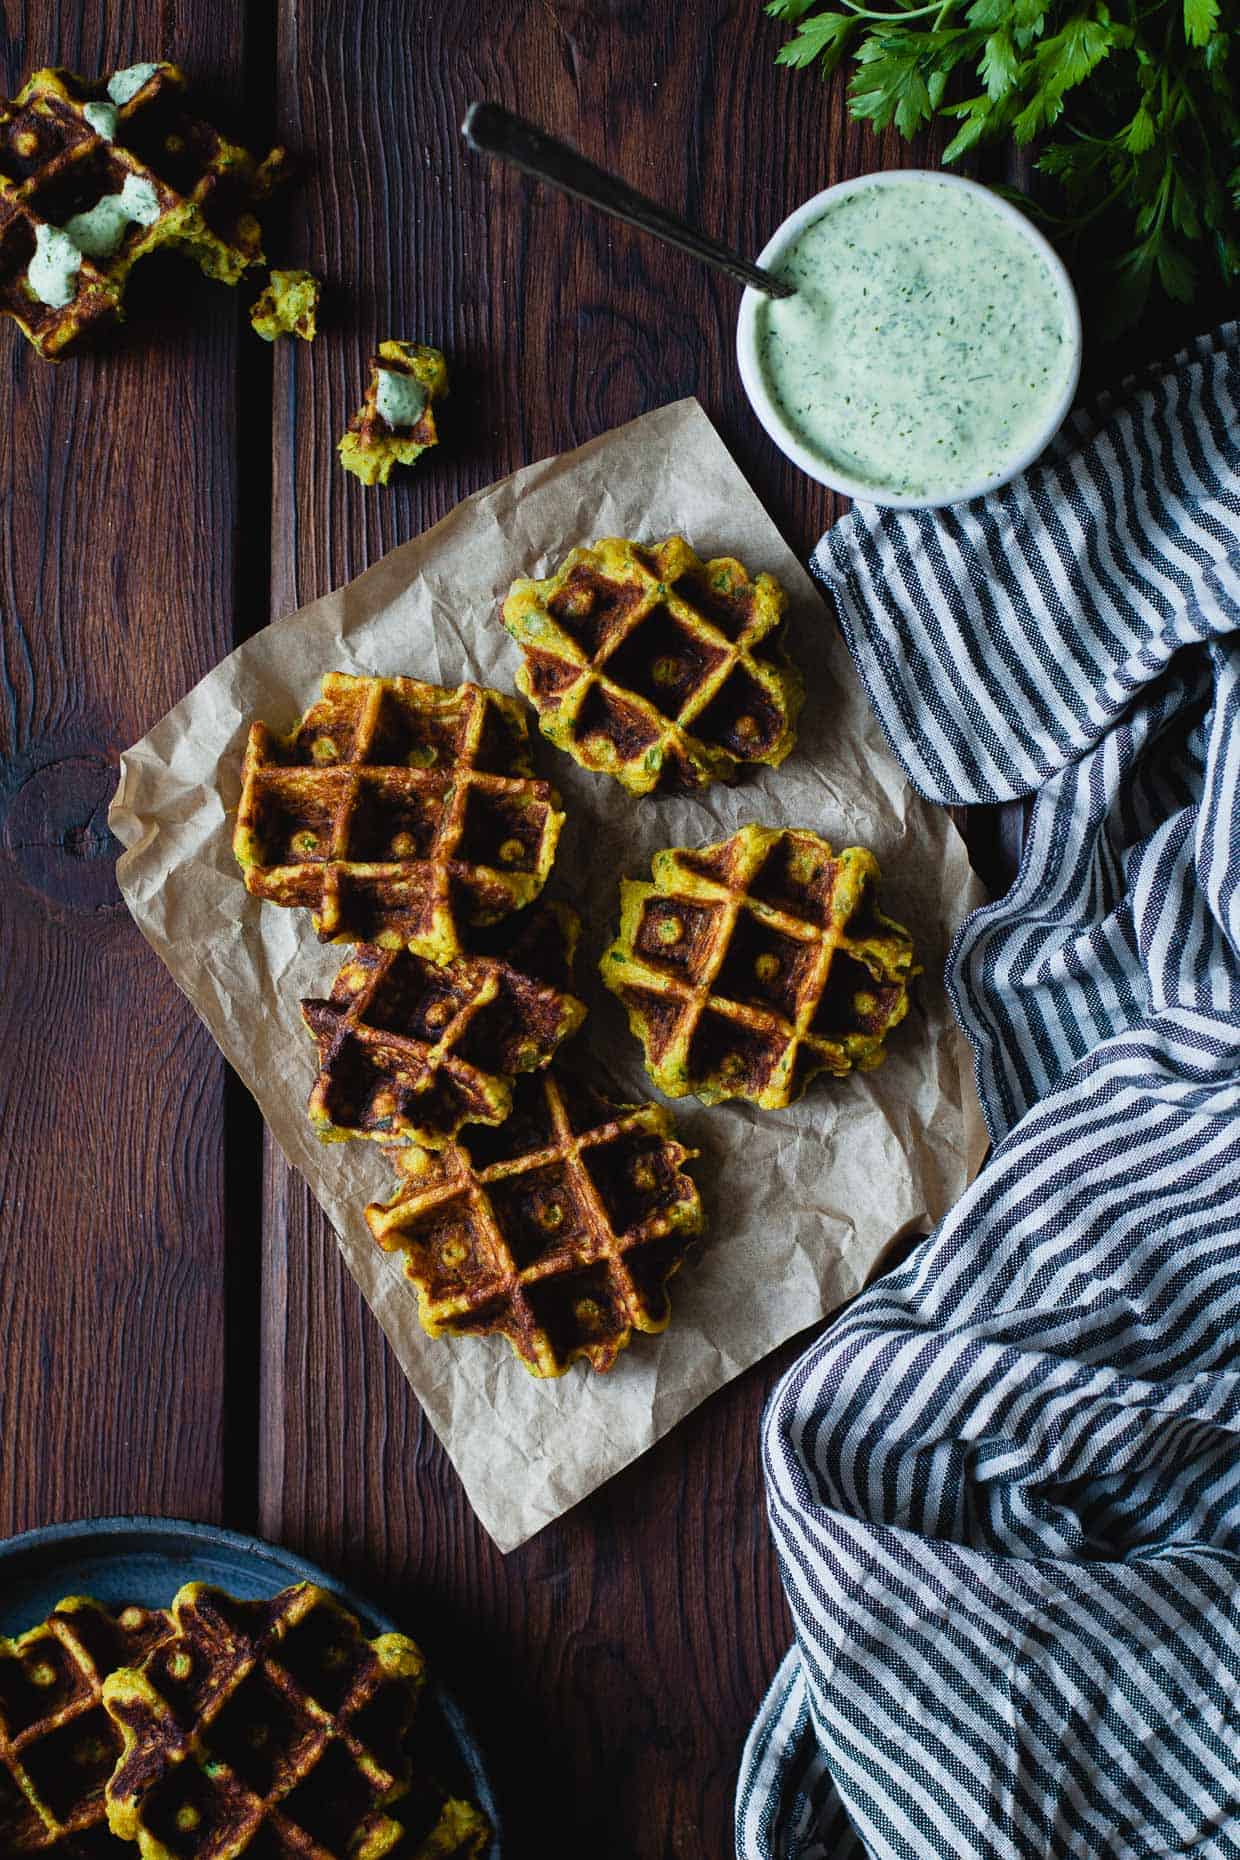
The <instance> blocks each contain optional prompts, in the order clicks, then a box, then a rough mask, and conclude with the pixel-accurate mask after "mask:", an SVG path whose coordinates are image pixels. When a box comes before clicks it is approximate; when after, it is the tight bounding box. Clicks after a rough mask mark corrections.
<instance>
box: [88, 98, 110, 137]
mask: <svg viewBox="0 0 1240 1860" xmlns="http://www.w3.org/2000/svg"><path fill="white" fill-rule="evenodd" d="M82 115H83V116H84V117H85V118H86V120H87V122H88V123H89V124H90V126H91V128H92V129H93V130H94V132H95V134H96V135H97V136H102V137H103V139H104V141H105V142H111V140H112V138H113V137H114V136H115V134H116V105H115V104H114V103H88V104H86V105H85V107H84V108H83V110H82Z"/></svg>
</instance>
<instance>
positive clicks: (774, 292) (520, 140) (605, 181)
mask: <svg viewBox="0 0 1240 1860" xmlns="http://www.w3.org/2000/svg"><path fill="white" fill-rule="evenodd" d="M461 134H462V135H463V136H464V138H465V140H466V142H467V143H468V144H469V146H470V148H471V149H473V150H474V151H475V152H476V153H477V154H479V155H494V156H496V157H497V158H498V159H499V160H500V161H506V162H510V163H511V164H512V166H513V167H514V168H519V169H520V170H521V172H522V173H523V174H532V175H533V176H534V178H535V179H536V180H539V181H548V182H550V184H551V186H552V187H558V188H561V189H562V190H563V192H564V193H566V194H574V195H576V197H577V199H578V200H584V201H586V202H588V204H589V205H590V206H592V207H598V208H599V210H600V211H601V212H603V213H610V214H611V215H612V216H613V218H615V219H618V220H624V221H626V222H627V224H628V225H630V226H636V227H638V228H639V229H640V230H641V231H642V232H648V233H653V234H654V236H655V238H656V239H663V240H665V241H666V242H667V244H668V245H675V246H679V247H680V250H681V251H682V252H689V253H691V254H692V256H693V257H694V258H700V259H701V260H702V261H703V263H704V264H707V265H713V266H714V267H715V269H716V270H717V271H724V272H726V273H727V275H728V276H729V277H730V278H735V279H736V280H737V282H738V283H740V284H749V285H752V286H753V288H754V290H757V291H763V292H765V294H766V295H767V296H768V297H791V296H792V295H793V286H792V285H791V284H785V282H784V280H783V279H782V278H777V277H775V276H774V275H773V274H772V273H771V272H769V271H763V270H762V268H761V267H760V266H758V265H751V264H750V262H749V260H748V259H746V258H742V257H741V255H740V253H739V252H733V251H731V250H730V249H729V248H728V247H727V246H726V245H720V243H719V241H718V240H717V239H708V238H707V236H706V234H705V233H700V232H698V231H697V230H696V228H695V227H693V226H688V225H686V223H685V222H684V220H681V219H678V218H677V217H676V215H675V214H674V213H669V212H668V210H667V208H666V207H661V206H659V204H658V202H657V201H654V200H648V199H647V198H646V196H645V194H639V193H638V192H637V191H636V190H635V189H634V188H631V187H628V186H626V185H625V183H624V182H623V181H621V180H619V179H618V178H617V177H616V176H615V175H614V174H608V173H607V171H606V169H605V168H599V167H596V166H595V164H594V163H593V162H592V161H587V160H586V158H585V156H584V155H579V154H578V153H577V151H576V149H572V148H569V146H568V144H567V143H565V142H557V141H556V139H555V137H554V136H548V135H544V134H543V132H542V130H541V129H535V127H534V125H533V124H532V123H527V122H526V121H525V120H524V119H523V118H522V117H520V116H514V115H513V114H512V112H511V111H510V110H505V109H503V108H502V106H501V105H500V104H498V103H471V104H470V106H469V110H468V113H467V114H466V117H465V121H464V122H463V123H462V125H461Z"/></svg>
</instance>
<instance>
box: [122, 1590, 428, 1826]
mask: <svg viewBox="0 0 1240 1860" xmlns="http://www.w3.org/2000/svg"><path fill="white" fill-rule="evenodd" d="M172 1615H173V1620H174V1623H175V1627H176V1632H175V1633H174V1634H173V1636H172V1637H171V1639H169V1640H167V1641H166V1642H164V1644H163V1645H162V1646H160V1647H157V1648H156V1649H155V1651H154V1653H153V1654H151V1656H150V1657H149V1658H148V1659H147V1660H146V1662H145V1664H144V1665H143V1666H142V1667H141V1668H140V1669H139V1670H129V1671H125V1672H119V1673H114V1674H113V1675H112V1676H111V1678H110V1679H108V1680H107V1682H106V1683H105V1685H104V1689H103V1696H104V1703H105V1705H106V1707H107V1710H108V1712H109V1713H110V1714H111V1716H112V1718H113V1720H114V1721H115V1723H116V1724H117V1725H118V1726H119V1728H120V1732H121V1737H122V1739H123V1749H122V1752H121V1757H120V1761H119V1762H118V1764H117V1767H116V1771H115V1774H114V1775H113V1776H112V1778H111V1780H110V1782H109V1783H108V1788H107V1803H108V1819H109V1821H110V1824H111V1826H112V1829H113V1831H114V1833H116V1834H118V1835H120V1836H121V1837H122V1838H124V1839H126V1840H130V1841H137V1842H138V1845H139V1849H140V1852H141V1854H142V1857H143V1860H197V1857H198V1856H202V1860H208V1856H209V1857H210V1860H232V1856H239V1855H242V1854H245V1855H247V1856H249V1860H260V1856H261V1857H262V1860H295V1857H297V1860H301V1857H304V1860H330V1857H332V1856H339V1857H340V1860H345V1856H346V1855H347V1856H348V1857H349V1860H371V1857H372V1856H378V1855H381V1854H388V1853H391V1852H393V1851H394V1850H396V1849H397V1848H398V1845H399V1842H400V1840H401V1839H402V1830H401V1827H400V1824H399V1820H398V1819H396V1818H394V1817H393V1815H391V1814H389V1813H388V1810H389V1808H390V1807H391V1806H392V1804H394V1803H396V1802H398V1801H399V1799H400V1798H401V1797H402V1796H403V1795H404V1794H405V1793H406V1792H407V1790H408V1788H409V1782H410V1776H411V1767H412V1766H411V1762H410V1757H409V1733H410V1728H411V1725H412V1723H413V1717H414V1712H415V1708H416V1704H417V1697H418V1693H419V1691H420V1689H421V1686H422V1683H423V1680H424V1676H425V1675H424V1665H423V1660H422V1656H421V1654H420V1653H419V1651H418V1649H417V1647H416V1646H415V1645H414V1643H413V1641H411V1640H409V1639H408V1638H407V1637H406V1636H405V1635H403V1634H383V1635H380V1636H379V1638H378V1639H377V1640H373V1641H368V1640H366V1639H365V1638H364V1637H363V1634H362V1630H361V1628H360V1626H359V1624H358V1622H357V1620H356V1619H355V1617H354V1616H353V1615H351V1614H349V1613H348V1612H347V1611H346V1610H345V1609H343V1608H342V1607H341V1606H340V1605H339V1603H338V1602H336V1601H334V1600H333V1599H332V1597H331V1596H330V1595H328V1594H327V1592H326V1591H325V1590H323V1589H319V1588H316V1587H315V1586H314V1585H313V1584H312V1583H307V1582H302V1583H297V1584H295V1585H294V1586H293V1587H292V1588H289V1589H284V1590H282V1591H281V1593H280V1594H279V1595H277V1596H275V1597H274V1598H273V1599H272V1600H270V1601H265V1602H242V1601H237V1600H235V1599H234V1598H233V1597H232V1596H230V1595H226V1594H225V1593H224V1592H223V1591H222V1590H219V1589H212V1588H208V1587H207V1586H206V1585H205V1584H203V1583H189V1584H188V1585H187V1586H186V1587H185V1588H183V1589H182V1590H181V1591H180V1593H179V1594H178V1595H177V1597H176V1599H175V1600H174V1602H173V1604H172ZM415 1851H416V1850H415ZM449 1851H451V1850H449Z"/></svg>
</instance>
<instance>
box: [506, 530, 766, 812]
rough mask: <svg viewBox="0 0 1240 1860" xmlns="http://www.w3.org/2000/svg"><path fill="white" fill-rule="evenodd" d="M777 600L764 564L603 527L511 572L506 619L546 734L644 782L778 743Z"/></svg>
mask: <svg viewBox="0 0 1240 1860" xmlns="http://www.w3.org/2000/svg"><path fill="white" fill-rule="evenodd" d="M785 605H786V600H785V595H784V592H783V590H782V588H780V586H779V584H778V582H776V581H775V580H774V579H773V578H772V577H771V576H770V575H765V574H760V575H757V576H756V577H751V576H750V575H749V574H748V572H747V570H746V569H745V568H744V567H743V565H742V564H741V563H740V562H737V561H735V560H733V559H731V558H729V557H720V558H719V559H717V560H715V561H710V562H702V561H700V560H699V558H698V557H697V555H696V554H695V553H694V551H693V550H692V549H691V548H690V547H689V545H688V544H687V543H686V542H685V541H684V539H683V538H682V537H679V536H672V537H669V538H668V539H667V541H666V542H663V543H660V544H658V545H657V546H656V547H651V548H642V547H640V546H639V545H638V544H636V543H633V542H629V541H626V540H624V539H622V538H615V537H611V538H607V539H605V540H604V541H602V542H599V543H596V544H594V545H593V546H592V547H591V548H584V549H574V550H573V551H572V553H571V554H570V555H569V556H568V558H567V560H566V561H565V563H564V565H563V567H562V568H561V569H560V570H559V571H558V573H557V574H555V575H553V576H551V577H550V578H549V579H548V580H546V581H518V582H516V583H515V584H514V586H513V588H512V590H511V592H510V594H509V596H508V599H507V600H506V601H505V603H504V609H503V618H504V624H505V626H506V627H507V628H508V630H509V632H510V633H511V634H512V635H513V637H514V638H515V639H516V640H517V642H518V644H519V645H520V646H521V648H522V651H523V652H524V654H525V661H524V663H523V665H522V666H521V669H520V671H519V672H518V674H517V683H518V686H519V687H520V689H521V690H522V691H523V692H524V693H525V695H526V696H527V697H528V698H529V699H530V702H531V703H532V704H533V705H534V707H535V709H536V710H537V711H538V713H539V721H540V726H541V728H542V731H543V734H544V735H545V736H547V737H548V738H549V739H550V740H551V741H552V742H554V743H555V744H557V746H558V747H559V748H561V749H563V750H566V751H567V752H568V754H570V755H571V756H573V757H574V758H575V759H576V760H577V761H578V762H580V763H581V764H582V765H583V766H584V767H586V768H590V769H596V770H600V771H602V772H604V773H607V774H611V775H614V776H615V777H616V778H617V779H618V780H619V781H621V782H622V783H623V784H624V786H625V787H626V788H628V789H630V791H631V792H633V793H635V794H648V793H650V792H652V791H653V790H654V789H655V788H658V787H664V788H680V789H685V788H696V787H702V786H704V785H705V784H706V783H708V782H711V781H715V780H718V779H724V780H726V779H729V778H730V777H732V776H734V775H735V774H736V773H737V771H738V769H739V767H740V766H741V765H742V764H744V763H756V762H762V763H769V764H778V763H780V762H782V761H783V760H784V758H785V757H786V756H787V754H788V752H789V750H790V749H791V748H792V744H793V741H794V736H795V722H796V716H797V712H798V711H799V709H800V704H801V698H802V695H803V691H802V685H801V680H800V677H799V675H798V674H797V673H796V672H795V670H794V669H793V668H792V666H791V665H790V664H789V662H788V660H787V658H786V656H785V655H784V654H783V651H782V645H781V643H780V641H779V638H778V634H779V631H780V629H781V628H782V625H783V618H784V608H785Z"/></svg>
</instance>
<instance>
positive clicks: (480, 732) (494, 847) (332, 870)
mask: <svg viewBox="0 0 1240 1860" xmlns="http://www.w3.org/2000/svg"><path fill="white" fill-rule="evenodd" d="M528 752H529V744H528V739H527V736H526V729H525V718H524V715H523V714H522V711H521V708H520V706H519V705H518V704H517V703H516V701H515V700H514V699H512V698H506V697H504V696H502V695H501V694H500V693H499V692H496V691H488V690H485V689H483V688H482V687H480V686H478V685H471V684H465V685H460V686H458V687H457V688H455V689H454V690H447V689H444V688H443V687H441V686H438V685H427V684H422V683H420V682H419V681H418V680H416V679H412V678H358V677H353V676H351V675H349V674H347V673H343V672H329V673H328V674H327V675H326V676H325V677H324V679H323V696H322V699H321V701H320V702H319V703H318V704H317V705H315V706H313V707H312V708H311V709H310V710H309V711H307V713H306V715H305V717H303V719H302V721H301V723H300V724H299V725H298V726H297V728H296V729H295V730H294V731H293V733H292V735H291V737H289V738H287V739H285V740H284V741H283V742H281V741H280V740H278V739H277V738H275V737H274V736H273V735H272V733H271V731H270V730H269V729H268V728H267V726H266V725H265V724H263V723H255V724H254V725H252V727H251V730H250V739H249V745H248V747H247V750H246V756H245V767H244V776H243V789H242V795H241V802H240V806H239V808H238V815H237V829H236V834H235V836H234V842H233V844H234V850H235V852H236V856H237V858H238V860H239V862H240V863H241V865H242V866H243V868H244V869H245V882H246V886H247V888H248V889H249V890H250V891H251V892H253V893H254V894H255V895H256V896H258V897H261V898H267V899H270V900H271V901H272V902H273V903H276V904H281V905H286V906H298V905H301V906H306V907H308V908H309V909H310V910H311V911H312V912H313V915H314V925H315V929H316V930H317V931H318V934H319V937H320V938H321V939H322V940H323V941H325V942H326V941H331V940H339V941H347V942H358V943H377V944H379V945H381V946H383V947H385V948H398V947H400V946H401V945H402V944H404V945H407V946H408V947H409V948H411V949H413V950H414V951H415V952H416V953H419V954H422V955H426V956H429V957H430V958H431V959H432V960H436V961H444V960H447V959H448V958H449V957H452V956H456V955H459V954H460V952H461V948H462V934H461V933H462V928H463V926H464V925H466V924H483V923H493V922H496V921H498V920H499V919H500V918H502V917H505V916H507V915H509V914H510V913H511V912H512V911H514V910H518V909H520V908H521V907H522V906H524V905H526V904H528V903H530V902H531V901H532V900H533V899H534V898H535V897H536V896H537V894H538V893H539V892H540V891H541V890H542V887H543V884H544V883H545V881H546V878H547V875H548V873H549V872H550V869H551V865H552V862H553V860H554V857H555V849H556V844H557V841H558V838H559V832H560V826H561V824H562V822H563V815H562V814H560V813H558V812H557V811H556V803H557V799H558V797H557V796H556V794H555V790H554V789H553V788H552V787H551V786H550V784H549V783H547V782H542V781H536V780H534V779H533V778H532V777H531V776H530V774H529V767H530V764H529V760H528Z"/></svg>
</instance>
